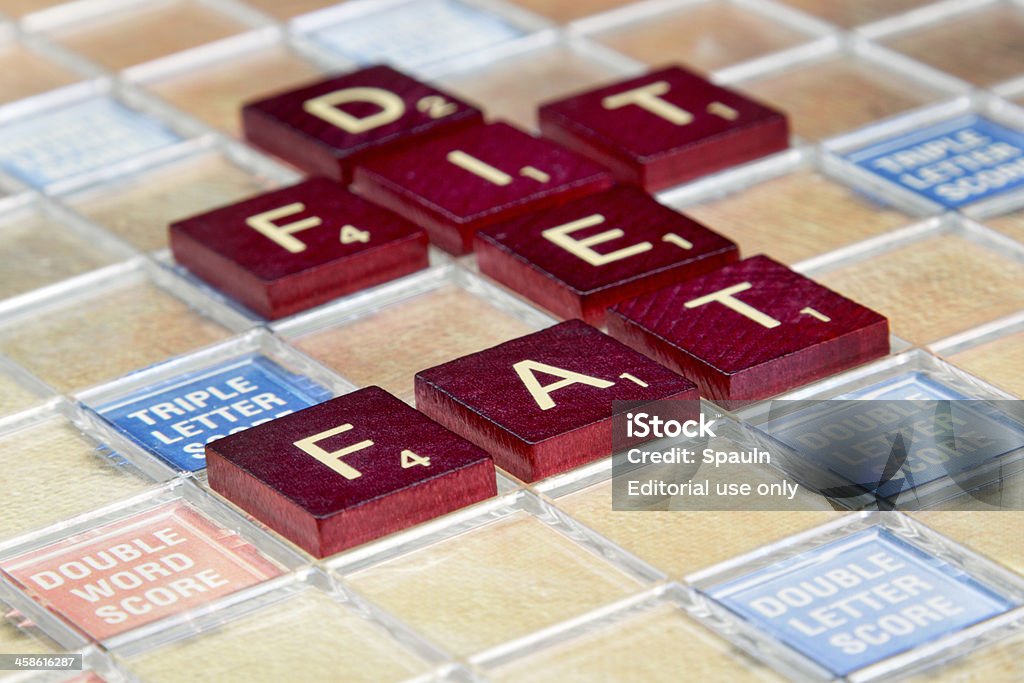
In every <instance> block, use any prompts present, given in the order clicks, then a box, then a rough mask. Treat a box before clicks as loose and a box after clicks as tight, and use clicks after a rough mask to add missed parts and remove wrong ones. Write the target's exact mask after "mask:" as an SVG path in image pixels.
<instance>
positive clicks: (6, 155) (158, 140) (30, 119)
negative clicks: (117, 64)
mask: <svg viewBox="0 0 1024 683" xmlns="http://www.w3.org/2000/svg"><path fill="white" fill-rule="evenodd" d="M180 140H181V138H180V137H179V136H178V135H177V134H176V133H174V132H172V131H171V130H170V129H169V128H167V127H166V126H165V125H164V124H163V123H161V122H160V121H157V120H155V119H153V118H150V117H149V116H147V115H146V114H143V113H142V112H139V111H135V110H133V109H129V108H128V107H126V106H125V105H123V104H121V103H120V102H118V101H116V100H114V99H113V98H110V97H95V98H91V99H87V100H82V101H78V102H74V103H71V104H61V105H58V106H56V107H54V108H52V109H48V110H45V111H42V112H37V113H34V114H32V115H30V116H23V117H21V118H18V119H14V120H12V121H9V122H7V123H6V124H4V125H3V126H2V127H0V168H3V170H5V171H7V172H8V173H10V174H12V175H14V176H15V177H17V178H18V179H20V180H22V181H24V182H26V183H28V184H29V185H32V186H34V187H36V188H40V189H42V188H45V187H46V186H48V185H50V184H52V183H55V182H57V181H59V180H65V179H68V178H71V177H73V176H78V175H82V174H85V173H87V172H90V171H96V170H99V169H101V168H103V167H105V166H109V165H112V164H116V163H119V162H123V161H128V160H130V159H133V158H135V157H138V156H140V155H142V154H145V153H147V152H153V151H155V150H158V149H161V148H164V147H168V146H169V145H172V144H174V143H176V142H179V141H180Z"/></svg>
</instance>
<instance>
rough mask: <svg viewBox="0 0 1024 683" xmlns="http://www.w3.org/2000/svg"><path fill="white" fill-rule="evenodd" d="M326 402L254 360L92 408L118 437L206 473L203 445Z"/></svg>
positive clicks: (324, 393) (305, 384)
mask: <svg viewBox="0 0 1024 683" xmlns="http://www.w3.org/2000/svg"><path fill="white" fill-rule="evenodd" d="M329 398H331V392H330V391H329V390H327V389H326V388H324V387H322V386H320V385H319V384H317V383H316V382H314V381H313V380H311V379H309V378H308V377H305V376H303V375H299V374H296V373H294V372H290V371H289V370H287V369H286V368H284V367H282V366H281V365H279V364H277V363H275V362H274V361H273V360H271V359H270V358H267V357H266V356H264V355H261V354H253V355H247V356H244V357H242V358H238V359H234V360H229V361H226V362H223V363H218V364H216V365H214V366H213V367H208V368H203V369H201V370H194V371H191V372H187V373H184V374H182V375H179V376H176V377H172V378H170V379H167V380H164V381H162V382H158V383H156V384H153V385H148V386H145V387H142V388H140V389H138V390H136V391H133V392H131V393H130V394H128V395H127V396H123V397H120V398H118V399H117V400H114V401H110V402H107V403H103V404H101V405H97V406H95V410H96V412H97V413H98V414H99V415H100V416H101V417H103V419H105V420H107V421H108V422H110V424H112V425H113V426H114V427H115V428H116V429H117V430H118V431H119V432H121V433H122V434H124V435H125V436H127V437H128V438H129V439H131V440H132V441H134V442H135V443H137V444H138V445H140V446H141V447H142V448H144V449H146V450H147V451H149V452H150V453H153V454H154V455H156V456H157V457H158V458H160V459H161V460H163V461H164V462H166V463H167V464H169V465H170V466H171V467H174V468H175V469H178V470H182V471H186V472H195V471H197V470H202V469H203V468H205V467H206V444H208V443H210V442H211V441H215V440H217V439H221V438H224V437H225V436H228V435H229V434H236V433H238V432H240V431H242V430H244V429H248V428H249V427H253V426H255V425H258V424H263V423H264V422H268V421H270V420H275V419H277V418H279V417H284V416H285V415H290V414H291V413H294V412H295V411H297V410H302V409H303V408H308V407H310V406H312V405H316V404H317V403H321V402H323V401H326V400H327V399H329Z"/></svg>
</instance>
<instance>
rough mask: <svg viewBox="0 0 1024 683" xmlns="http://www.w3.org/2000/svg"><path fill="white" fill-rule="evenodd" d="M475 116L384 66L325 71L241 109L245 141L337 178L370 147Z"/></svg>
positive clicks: (349, 170) (473, 111) (452, 99)
mask: <svg viewBox="0 0 1024 683" xmlns="http://www.w3.org/2000/svg"><path fill="white" fill-rule="evenodd" d="M255 77H257V78H258V77H259V76H258V75H256V76H255ZM480 120H481V114H480V111H479V110H478V109H476V108H474V107H472V106H470V105H468V104H466V103H465V102H463V101H461V100H459V99H456V98H455V97H452V96H451V95H449V94H448V93H445V92H442V91H440V90H437V89H436V88H432V87H431V86H429V85H426V84H424V83H421V82H419V81H417V80H415V79H414V78H410V77H409V76H406V75H405V74H403V73H401V72H399V71H396V70H394V69H392V68H391V67H389V66H374V67H370V68H367V69H362V70H360V71H356V72H354V73H350V74H345V75H343V76H338V77H335V78H329V79H327V80H324V81H319V82H317V83H312V84H310V85H307V86H303V87H301V88H298V89H296V90H291V91H288V92H284V93H280V94H276V95H272V96H270V97H267V98H265V99H262V100H259V101H257V102H252V103H249V104H247V105H246V106H245V107H244V108H243V109H242V124H243V128H244V130H245V137H246V139H247V140H248V141H249V142H251V143H253V144H254V145H256V146H257V147H261V148H263V149H264V150H266V151H268V152H270V153H271V154H274V155H277V156H279V157H281V158H282V159H284V160H286V161H288V162H290V163H292V164H294V165H295V166H298V167H299V168H301V169H303V170H305V171H307V172H309V173H311V174H313V175H322V176H326V177H328V178H333V179H334V180H337V181H340V182H343V183H347V182H349V180H350V178H351V175H352V165H353V163H355V162H356V161H357V160H358V159H362V158H364V157H365V156H366V155H367V154H369V153H371V152H374V151H377V150H380V149H381V148H383V147H390V146H393V145H396V144H401V143H404V142H407V141H409V140H413V139H417V138H419V137H421V136H423V135H427V134H431V133H435V132H438V131H441V130H449V129H452V128H455V127H458V126H460V125H466V124H470V123H476V122H478V121H480Z"/></svg>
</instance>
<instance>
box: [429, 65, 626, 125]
mask: <svg viewBox="0 0 1024 683" xmlns="http://www.w3.org/2000/svg"><path fill="white" fill-rule="evenodd" d="M621 73H622V71H621V69H612V68H611V67H610V66H609V65H608V64H606V63H604V62H602V61H600V60H598V59H596V58H595V57H592V56H589V55H588V54H587V53H586V52H584V51H583V50H580V49H573V48H571V47H566V46H562V45H552V46H548V47H543V48H540V49H538V50H533V51H530V52H527V53H525V54H522V55H516V56H514V57H508V58H506V59H501V60H498V61H493V62H488V63H487V64H484V65H480V66H476V67H473V68H470V69H467V70H462V71H457V72H455V73H452V74H449V75H447V76H443V77H442V78H440V79H439V80H438V83H440V84H441V85H442V86H444V87H445V88H448V89H450V90H451V91H452V92H453V93H455V94H456V95H458V96H460V97H466V98H469V99H470V100H471V101H474V102H481V103H483V105H484V106H485V108H486V110H487V114H488V116H490V117H491V118H499V119H503V120H507V121H509V122H510V123H513V124H515V125H517V126H520V127H522V128H524V129H526V130H537V106H538V105H539V104H540V103H541V102H546V101H548V100H552V99H555V98H558V97H564V96H565V95H567V94H569V93H574V92H579V91H581V90H586V89H588V88H592V87H594V86H597V85H599V84H602V83H608V82H611V81H614V80H616V79H617V77H619V76H620V75H621Z"/></svg>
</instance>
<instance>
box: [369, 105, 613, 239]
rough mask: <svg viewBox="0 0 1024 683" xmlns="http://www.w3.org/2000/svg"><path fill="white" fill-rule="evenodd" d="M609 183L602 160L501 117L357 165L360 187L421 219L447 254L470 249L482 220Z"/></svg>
mask: <svg viewBox="0 0 1024 683" xmlns="http://www.w3.org/2000/svg"><path fill="white" fill-rule="evenodd" d="M611 184H612V178H611V176H610V175H609V173H608V172H607V171H606V170H605V169H604V168H603V167H601V166H599V165H597V164H595V163H593V162H591V161H590V160H588V159H585V158H583V157H581V156H579V155H577V154H574V153H573V152H570V151H569V150H567V149H565V148H564V147H562V146H561V145H557V144H555V143H553V142H550V141H548V140H544V139H541V138H536V137H533V136H531V135H529V134H527V133H524V132H523V131H520V130H518V129H516V128H514V127H512V126H510V125H508V124H505V123H491V124H487V125H481V126H473V127H471V128H463V129H460V130H457V131H455V132H453V133H447V134H444V135H438V136H435V137H432V138H430V139H429V140H425V141H422V142H421V143H420V144H419V145H417V146H416V147H415V148H410V149H407V150H398V151H395V152H392V153H384V154H382V155H380V156H376V157H374V158H371V159H369V160H367V161H365V162H363V163H361V164H360V165H359V166H358V167H357V168H356V172H355V186H356V188H357V190H358V191H359V193H360V194H362V195H363V196H365V197H366V198H367V199H370V200H371V201H375V202H377V203H378V204H381V205H382V206H386V207H388V208H389V209H391V210H392V211H395V212H396V213H398V214H401V215H403V216H405V217H406V218H408V219H409V220H411V221H413V222H415V223H417V224H419V225H422V226H423V227H425V228H426V229H427V233H428V234H429V235H430V240H431V241H432V242H433V243H434V244H436V245H437V246H439V247H441V248H442V249H444V250H446V251H449V252H451V253H453V254H464V253H467V252H468V251H470V250H471V249H472V248H473V236H474V235H475V234H476V231H477V230H479V229H480V228H482V227H485V226H487V225H491V224H494V223H496V222H498V221H500V220H504V219H507V218H512V217H514V216H519V215H522V214H524V213H527V212H530V211H537V210H540V209H546V208H549V207H552V206H557V205H559V204H563V203H565V202H567V201H569V200H570V199H575V198H577V197H582V196H584V195H587V194H590V193H592V192H599V191H601V190H605V189H607V188H609V187H610V186H611Z"/></svg>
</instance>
